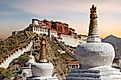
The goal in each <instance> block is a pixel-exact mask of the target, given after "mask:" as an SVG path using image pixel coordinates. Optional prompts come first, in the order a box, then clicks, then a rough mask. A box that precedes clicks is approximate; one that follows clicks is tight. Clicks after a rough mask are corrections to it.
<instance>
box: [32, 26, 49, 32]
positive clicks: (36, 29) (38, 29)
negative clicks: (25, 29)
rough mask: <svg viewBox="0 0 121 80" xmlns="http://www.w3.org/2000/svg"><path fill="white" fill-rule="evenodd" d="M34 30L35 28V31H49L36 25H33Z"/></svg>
mask: <svg viewBox="0 0 121 80" xmlns="http://www.w3.org/2000/svg"><path fill="white" fill-rule="evenodd" d="M33 30H35V31H42V32H48V29H43V28H36V27H33Z"/></svg>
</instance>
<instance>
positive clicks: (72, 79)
mask: <svg viewBox="0 0 121 80" xmlns="http://www.w3.org/2000/svg"><path fill="white" fill-rule="evenodd" d="M66 80H101V78H100V71H99V70H85V69H72V70H71V71H70V73H69V75H68V77H67V78H66Z"/></svg>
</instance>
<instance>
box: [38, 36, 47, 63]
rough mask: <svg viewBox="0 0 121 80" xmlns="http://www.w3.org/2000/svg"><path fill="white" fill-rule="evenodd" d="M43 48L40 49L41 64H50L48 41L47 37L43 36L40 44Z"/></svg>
mask: <svg viewBox="0 0 121 80" xmlns="http://www.w3.org/2000/svg"><path fill="white" fill-rule="evenodd" d="M40 45H41V48H40V57H39V60H40V62H42V63H44V62H48V60H47V57H48V50H47V47H46V45H47V41H46V37H45V36H43V37H42V41H41V42H40Z"/></svg>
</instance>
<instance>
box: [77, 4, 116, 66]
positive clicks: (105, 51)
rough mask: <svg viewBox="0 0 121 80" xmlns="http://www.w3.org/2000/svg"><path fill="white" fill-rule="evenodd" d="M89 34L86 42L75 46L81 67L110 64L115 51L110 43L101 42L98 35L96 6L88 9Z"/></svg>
mask: <svg viewBox="0 0 121 80" xmlns="http://www.w3.org/2000/svg"><path fill="white" fill-rule="evenodd" d="M90 13H91V14H90V25H89V34H88V38H87V41H86V43H81V44H79V45H78V46H77V49H76V57H77V59H78V60H79V62H80V64H81V67H82V68H91V67H100V66H111V64H112V62H113V59H114V57H115V51H114V48H113V46H112V45H111V44H109V43H102V42H101V39H100V38H99V35H98V26H97V14H96V7H95V6H94V5H92V8H91V9H90Z"/></svg>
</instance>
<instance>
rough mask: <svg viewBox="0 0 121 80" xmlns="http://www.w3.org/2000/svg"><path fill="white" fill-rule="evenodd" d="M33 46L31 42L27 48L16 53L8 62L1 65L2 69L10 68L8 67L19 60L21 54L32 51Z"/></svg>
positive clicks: (5, 61)
mask: <svg viewBox="0 0 121 80" xmlns="http://www.w3.org/2000/svg"><path fill="white" fill-rule="evenodd" d="M31 46H32V42H30V43H29V44H28V45H27V46H26V47H25V48H23V49H19V50H17V51H15V52H14V53H13V54H12V55H10V56H9V57H8V58H7V59H6V60H4V61H3V63H1V64H0V67H3V68H8V66H9V64H10V63H11V62H12V60H14V59H16V58H18V57H19V56H20V55H21V54H24V52H27V51H30V49H31Z"/></svg>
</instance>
